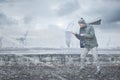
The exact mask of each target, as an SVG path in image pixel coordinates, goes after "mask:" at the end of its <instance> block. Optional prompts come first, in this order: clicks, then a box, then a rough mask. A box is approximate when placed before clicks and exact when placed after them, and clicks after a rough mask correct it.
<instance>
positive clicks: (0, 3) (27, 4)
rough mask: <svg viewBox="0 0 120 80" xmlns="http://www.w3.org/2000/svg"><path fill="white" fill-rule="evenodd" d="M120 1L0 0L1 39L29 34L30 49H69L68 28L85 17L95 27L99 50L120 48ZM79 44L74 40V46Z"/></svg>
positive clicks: (76, 30)
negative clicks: (66, 39) (66, 32)
mask: <svg viewBox="0 0 120 80" xmlns="http://www.w3.org/2000/svg"><path fill="white" fill-rule="evenodd" d="M119 4H120V0H0V31H1V33H0V34H1V36H8V37H10V38H18V37H21V36H23V35H24V34H25V32H26V31H29V34H28V38H27V39H28V46H41V47H66V45H65V36H64V35H65V33H64V32H65V28H66V26H67V25H68V24H69V23H70V22H74V24H75V25H74V29H75V30H74V31H75V32H78V29H79V26H78V24H77V21H78V20H79V19H80V18H81V17H83V18H84V19H85V20H86V22H91V21H94V20H97V19H102V24H101V25H100V26H94V28H95V30H96V36H97V40H98V43H99V47H102V48H103V47H120V35H119V34H120V5H119ZM77 44H78V45H79V41H78V40H77V39H75V38H74V37H73V40H72V46H76V45H77Z"/></svg>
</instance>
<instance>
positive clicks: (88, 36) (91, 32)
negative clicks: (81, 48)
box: [84, 27, 95, 38]
mask: <svg viewBox="0 0 120 80" xmlns="http://www.w3.org/2000/svg"><path fill="white" fill-rule="evenodd" d="M89 30H90V32H89V33H86V34H84V37H86V38H93V37H94V35H95V31H94V28H93V27H90V29H89Z"/></svg>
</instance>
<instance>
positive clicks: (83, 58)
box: [80, 48, 89, 69]
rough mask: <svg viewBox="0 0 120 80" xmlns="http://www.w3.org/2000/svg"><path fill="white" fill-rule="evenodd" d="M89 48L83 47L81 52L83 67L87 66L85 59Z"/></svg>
mask: <svg viewBox="0 0 120 80" xmlns="http://www.w3.org/2000/svg"><path fill="white" fill-rule="evenodd" d="M88 52H89V50H88V49H87V48H83V53H81V64H80V65H81V69H82V68H84V66H85V59H86V55H87V54H88Z"/></svg>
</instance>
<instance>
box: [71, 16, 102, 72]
mask: <svg viewBox="0 0 120 80" xmlns="http://www.w3.org/2000/svg"><path fill="white" fill-rule="evenodd" d="M78 24H79V26H80V30H79V34H77V33H73V34H74V35H75V36H76V38H77V39H79V40H80V47H81V48H82V49H83V50H84V52H83V53H81V69H84V68H85V58H86V55H87V54H88V53H89V52H90V51H91V52H92V54H93V57H94V63H95V65H96V67H97V73H98V72H100V66H99V63H98V54H97V47H98V43H97V39H96V36H95V31H94V28H93V27H92V26H91V25H88V24H87V23H86V22H85V20H84V19H83V18H81V19H80V20H79V21H78Z"/></svg>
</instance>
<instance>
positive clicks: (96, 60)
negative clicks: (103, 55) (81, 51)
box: [91, 47, 100, 72]
mask: <svg viewBox="0 0 120 80" xmlns="http://www.w3.org/2000/svg"><path fill="white" fill-rule="evenodd" d="M91 52H92V55H93V58H94V64H95V65H96V67H97V72H99V71H100V64H99V60H98V50H97V47H95V48H93V49H92V50H91Z"/></svg>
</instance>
